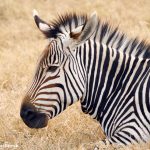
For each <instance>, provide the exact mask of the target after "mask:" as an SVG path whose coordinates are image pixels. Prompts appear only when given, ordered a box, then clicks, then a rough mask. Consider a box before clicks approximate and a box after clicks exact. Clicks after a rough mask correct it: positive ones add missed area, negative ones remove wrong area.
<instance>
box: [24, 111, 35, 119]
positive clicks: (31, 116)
mask: <svg viewBox="0 0 150 150" xmlns="http://www.w3.org/2000/svg"><path fill="white" fill-rule="evenodd" d="M35 117H36V113H35V112H34V111H33V110H27V111H26V119H27V120H32V119H34V118H35Z"/></svg>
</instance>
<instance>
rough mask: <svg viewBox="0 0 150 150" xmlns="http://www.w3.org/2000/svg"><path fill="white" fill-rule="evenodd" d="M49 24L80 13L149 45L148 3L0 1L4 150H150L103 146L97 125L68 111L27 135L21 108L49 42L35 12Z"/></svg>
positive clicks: (76, 109)
mask: <svg viewBox="0 0 150 150" xmlns="http://www.w3.org/2000/svg"><path fill="white" fill-rule="evenodd" d="M34 8H35V9H37V10H38V11H39V14H40V16H41V17H42V18H44V19H45V20H47V21H50V20H52V19H55V17H56V16H57V14H58V13H59V14H62V13H64V12H70V11H76V12H85V13H88V14H90V13H91V12H92V11H94V10H96V11H97V13H98V15H99V16H100V18H102V19H104V20H109V21H110V22H111V23H112V24H113V25H114V26H117V25H119V27H120V30H121V31H123V32H125V33H127V34H128V35H129V37H135V36H138V37H139V38H140V39H146V41H147V42H150V0H76V1H75V0H74V1H73V0H64V1H63V0H38V1H36V0H32V1H31V0H0V150H1V149H2V150H3V149H4V150H5V149H10V150H12V149H18V150H98V149H99V150H115V149H119V150H148V149H150V142H149V143H147V144H144V143H142V144H140V145H139V144H138V145H131V146H128V147H127V146H126V147H123V146H118V145H109V144H108V143H107V144H106V145H105V144H104V143H103V142H102V141H101V139H103V138H104V135H103V133H102V131H101V129H100V126H99V124H98V123H97V122H96V121H94V120H93V119H91V118H90V117H89V116H88V115H85V114H83V113H82V111H81V109H80V104H79V103H76V104H74V105H72V106H70V107H69V108H68V109H67V110H66V111H64V112H63V113H62V114H60V115H59V116H57V117H55V118H54V119H52V120H50V121H49V124H48V127H46V128H44V129H39V130H36V129H29V128H28V127H27V126H26V125H25V124H24V123H23V121H22V120H21V118H20V115H19V113H20V104H21V101H22V98H23V96H24V95H25V92H26V90H27V88H28V85H29V83H30V81H31V79H32V76H33V74H34V70H35V66H36V62H37V59H38V57H39V55H40V53H41V52H42V50H43V49H44V47H45V46H46V43H47V41H46V40H45V39H44V38H43V35H42V34H41V33H40V31H39V30H38V29H37V27H36V25H35V23H34V21H33V18H32V9H34Z"/></svg>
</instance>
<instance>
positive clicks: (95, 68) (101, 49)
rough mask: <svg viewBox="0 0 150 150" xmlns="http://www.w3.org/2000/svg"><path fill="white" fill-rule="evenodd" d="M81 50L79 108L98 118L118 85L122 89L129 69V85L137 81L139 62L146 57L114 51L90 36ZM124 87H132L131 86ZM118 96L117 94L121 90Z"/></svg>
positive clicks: (142, 62)
mask: <svg viewBox="0 0 150 150" xmlns="http://www.w3.org/2000/svg"><path fill="white" fill-rule="evenodd" d="M82 50H83V52H84V55H83V62H84V65H85V68H86V79H87V80H86V91H85V93H84V97H83V99H82V100H81V105H82V106H81V107H82V110H83V112H85V113H89V114H90V115H91V116H92V117H93V118H96V119H97V120H100V121H102V118H103V115H104V114H103V112H104V111H105V110H104V108H105V107H107V105H110V104H109V102H110V101H111V99H112V100H113V99H114V98H115V96H117V94H118V92H119V91H120V89H122V90H124V89H125V87H126V86H127V81H128V80H129V79H130V77H131V76H132V73H134V72H135V74H134V80H133V84H132V85H133V87H134V82H135V83H136V82H138V81H140V79H141V75H143V72H142V70H143V64H145V62H146V63H147V62H148V61H149V60H148V59H144V58H138V57H134V56H132V55H129V54H126V53H123V52H122V51H117V50H115V49H112V48H110V47H108V46H106V45H105V44H100V43H99V42H95V41H93V40H89V41H87V42H86V44H84V46H83V49H82ZM149 63H150V62H149ZM125 81H126V83H124V82H125ZM123 84H124V85H123ZM126 90H128V91H132V87H130V86H129V89H126ZM126 92H127V91H126ZM118 96H119V97H121V94H120V95H118Z"/></svg>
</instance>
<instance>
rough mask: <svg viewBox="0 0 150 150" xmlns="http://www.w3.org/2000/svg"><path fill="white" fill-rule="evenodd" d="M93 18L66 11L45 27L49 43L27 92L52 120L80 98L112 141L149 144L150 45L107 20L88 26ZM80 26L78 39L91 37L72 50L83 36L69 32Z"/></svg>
mask: <svg viewBox="0 0 150 150" xmlns="http://www.w3.org/2000/svg"><path fill="white" fill-rule="evenodd" d="M34 16H36V17H35V18H36V20H37V19H38V18H37V15H36V14H35V15H34ZM88 20H89V18H88V17H87V16H86V15H79V16H77V15H76V14H67V15H64V16H61V17H60V18H59V19H58V20H57V21H56V22H53V23H52V24H51V25H47V26H46V27H47V28H48V26H49V30H47V31H46V30H44V32H43V33H44V34H45V36H46V37H47V38H48V39H50V43H49V45H48V46H47V47H46V50H45V51H44V52H43V54H42V56H41V58H40V60H39V63H38V67H37V70H36V74H35V77H34V79H33V83H32V86H31V88H30V89H29V91H28V93H27V95H28V96H29V97H30V100H31V102H32V103H33V104H34V105H35V107H37V108H38V110H39V111H41V112H45V113H47V114H48V115H49V118H52V117H54V116H56V115H57V114H59V113H60V112H62V111H63V110H64V109H66V107H67V106H69V105H71V104H73V103H74V102H75V101H77V100H79V99H81V106H82V110H83V112H85V113H88V114H90V115H91V116H92V117H93V118H95V119H97V120H98V121H99V122H100V124H101V126H102V128H103V130H104V132H105V134H106V135H107V137H108V139H109V140H110V141H111V142H112V143H122V144H129V143H131V142H132V143H134V142H139V141H144V142H146V141H148V140H150V45H146V44H145V43H144V42H139V41H138V40H137V39H128V38H127V37H126V35H124V34H122V33H120V32H119V31H118V29H117V28H116V29H113V28H111V26H110V25H109V24H108V23H103V22H100V21H98V22H97V25H95V27H93V26H88V25H89V24H88V25H86V24H87V22H88ZM36 23H37V25H38V21H37V22H36ZM41 23H43V24H44V23H45V22H41ZM88 23H89V22H88ZM80 26H81V27H82V28H81V31H80V32H81V33H80V35H82V36H81V37H80V35H79V39H86V40H85V41H84V40H82V41H83V42H82V41H80V42H79V43H78V42H76V44H75V48H74V49H71V47H72V43H71V42H74V41H76V40H78V37H74V38H71V37H69V35H70V33H72V31H75V32H74V33H73V34H72V35H75V34H76V33H77V32H78V30H80V28H78V29H76V28H77V27H80ZM38 27H39V28H40V26H39V25H38ZM92 27H93V28H95V29H94V32H93V31H92V30H93V29H91V28H92ZM85 28H87V29H89V30H91V31H90V32H91V33H88V31H87V29H86V30H84V29H85ZM74 29H75V30H74ZM40 30H41V31H42V28H41V29H40ZM82 32H85V33H82ZM78 34H79V33H78ZM78 34H76V36H78ZM86 35H87V36H88V38H87V37H86ZM68 43H69V44H68ZM67 44H68V45H67ZM70 45H71V46H70Z"/></svg>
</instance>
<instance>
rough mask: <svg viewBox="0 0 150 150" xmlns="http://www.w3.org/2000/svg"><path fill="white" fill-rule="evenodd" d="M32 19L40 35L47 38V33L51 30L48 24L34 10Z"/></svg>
mask: <svg viewBox="0 0 150 150" xmlns="http://www.w3.org/2000/svg"><path fill="white" fill-rule="evenodd" d="M33 17H34V21H35V23H36V25H37V27H38V28H39V29H40V31H42V33H44V35H45V36H48V33H49V31H50V30H51V29H52V28H53V27H52V26H50V25H49V24H48V23H46V22H45V21H43V20H42V19H41V18H40V17H39V15H38V12H37V11H36V10H35V9H34V10H33Z"/></svg>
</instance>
